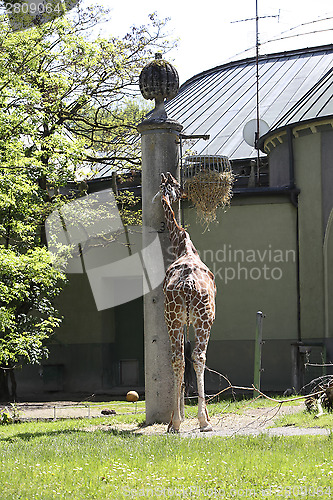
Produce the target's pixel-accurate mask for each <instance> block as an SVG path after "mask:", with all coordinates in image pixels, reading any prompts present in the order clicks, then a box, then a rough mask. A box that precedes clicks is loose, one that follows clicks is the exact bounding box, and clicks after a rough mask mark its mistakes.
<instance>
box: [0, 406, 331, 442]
mask: <svg viewBox="0 0 333 500" xmlns="http://www.w3.org/2000/svg"><path fill="white" fill-rule="evenodd" d="M110 406H112V405H109V404H108V407H110ZM6 408H7V409H8V410H9V412H10V413H12V407H11V406H10V405H0V412H1V411H2V410H4V409H6ZM15 408H16V411H18V413H19V417H20V420H22V421H25V420H31V419H33V420H35V419H37V420H39V419H40V420H53V419H59V418H86V417H98V416H102V415H101V410H102V409H103V408H104V406H103V404H101V405H85V404H78V403H77V402H73V401H52V402H47V403H18V404H17V405H15ZM302 410H304V405H303V404H300V405H297V406H287V405H282V406H280V407H274V408H247V409H244V410H243V411H242V413H221V414H219V415H215V416H213V417H211V425H212V428H213V430H212V431H210V432H200V429H199V425H198V420H197V419H196V418H186V419H185V421H184V422H182V424H181V429H180V436H184V437H209V436H235V435H254V436H256V435H259V434H267V435H269V436H274V435H284V436H295V435H306V434H311V435H314V434H324V435H328V434H329V433H330V430H329V429H321V428H318V427H314V428H310V429H309V428H298V427H294V426H288V427H273V426H274V422H275V421H276V420H277V419H278V418H280V417H281V416H283V415H289V414H293V413H297V412H299V411H302ZM121 413H122V412H121ZM109 418H110V423H109V424H103V425H92V426H89V427H85V428H84V430H85V431H87V432H93V431H95V430H103V431H109V432H110V431H118V432H130V433H133V434H136V435H145V436H150V435H162V434H165V433H166V429H167V425H165V424H154V425H147V426H145V425H143V426H142V425H141V426H140V425H138V424H124V423H121V424H120V423H113V422H112V419H113V416H112V415H110V417H109Z"/></svg>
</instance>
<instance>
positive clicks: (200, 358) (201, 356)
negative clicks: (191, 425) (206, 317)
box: [192, 321, 212, 431]
mask: <svg viewBox="0 0 333 500" xmlns="http://www.w3.org/2000/svg"><path fill="white" fill-rule="evenodd" d="M206 323H207V322H200V321H196V322H194V325H193V326H194V329H195V337H196V342H195V348H194V349H193V353H192V359H193V366H194V370H195V372H196V375H197V386H198V420H199V424H200V430H201V431H211V430H212V426H211V424H210V423H209V417H208V411H207V408H206V400H205V379H204V376H205V366H206V350H207V345H208V339H209V333H210V326H211V325H209V327H208V328H207V326H208V325H207V324H206ZM204 326H206V328H203V327H204Z"/></svg>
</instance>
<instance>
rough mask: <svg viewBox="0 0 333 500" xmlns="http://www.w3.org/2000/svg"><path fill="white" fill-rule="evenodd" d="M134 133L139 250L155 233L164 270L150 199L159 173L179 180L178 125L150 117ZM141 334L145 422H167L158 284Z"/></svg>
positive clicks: (167, 378)
mask: <svg viewBox="0 0 333 500" xmlns="http://www.w3.org/2000/svg"><path fill="white" fill-rule="evenodd" d="M138 130H139V132H140V133H141V144H142V213H143V228H144V229H143V248H145V247H146V246H147V245H148V244H149V242H150V241H151V234H147V231H151V230H153V231H157V232H158V234H159V238H160V243H161V247H162V252H163V258H164V265H165V269H166V268H167V267H168V265H169V264H170V263H171V262H172V260H173V258H172V254H171V253H170V251H169V250H170V240H169V232H168V230H167V227H166V224H165V218H164V211H163V207H162V203H161V200H160V198H157V199H156V201H155V202H154V203H152V199H153V197H154V195H155V194H156V193H157V192H158V191H159V188H160V183H161V173H162V172H163V173H166V172H170V173H171V174H172V175H173V176H174V177H175V178H176V179H178V180H179V138H178V135H179V133H180V131H181V130H182V126H181V125H180V124H179V123H178V122H176V121H173V120H170V119H168V118H165V119H163V120H154V118H153V119H151V120H149V119H148V120H145V121H143V122H142V123H141V124H140V125H139V126H138ZM174 208H175V213H176V217H177V215H178V216H179V213H178V214H177V207H176V206H175V207H174ZM178 212H179V211H178ZM144 335H145V398H146V422H147V423H148V424H152V423H154V422H159V423H167V422H169V420H170V416H171V412H172V408H173V371H172V365H171V351H170V345H169V336H168V332H167V328H166V325H165V322H164V294H163V290H162V285H160V286H159V287H158V288H156V289H155V290H153V291H152V292H150V293H148V294H146V295H145V296H144Z"/></svg>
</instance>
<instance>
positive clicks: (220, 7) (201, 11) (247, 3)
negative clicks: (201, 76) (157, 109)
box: [84, 0, 333, 83]
mask: <svg viewBox="0 0 333 500" xmlns="http://www.w3.org/2000/svg"><path fill="white" fill-rule="evenodd" d="M257 1H258V15H259V17H260V20H259V42H260V53H261V54H267V53H272V52H279V51H284V50H291V49H295V48H303V47H311V46H317V45H322V44H326V43H327V44H328V43H333V1H332V0H315V1H313V0H311V1H310V0H275V1H273V0H257ZM97 2H98V3H99V4H101V5H104V6H106V7H108V8H109V9H110V10H111V20H110V21H109V22H108V23H107V26H105V27H104V28H103V29H105V33H104V34H105V35H106V34H107V33H109V34H110V35H116V36H122V35H124V34H126V33H127V31H128V30H129V28H130V27H131V26H133V25H141V24H147V23H148V14H150V13H152V12H157V14H158V16H159V17H160V18H165V17H169V18H170V21H169V22H168V27H167V31H168V33H169V34H170V36H171V37H174V38H177V39H179V41H178V47H177V48H176V49H174V50H173V51H172V52H170V53H168V54H166V55H165V59H167V60H169V61H170V62H172V64H173V65H174V66H175V67H176V68H177V71H178V73H179V78H180V82H181V83H183V82H185V81H186V80H187V79H189V78H190V77H192V76H193V75H195V74H198V73H200V72H201V71H204V70H206V69H209V68H212V67H214V66H218V65H220V64H223V63H225V62H227V61H230V60H237V59H242V58H244V57H251V56H253V55H254V54H255V40H256V24H255V20H254V19H252V20H246V21H243V20H245V19H251V18H255V14H256V0H233V1H231V2H230V1H228V2H227V1H225V0H206V2H204V1H202V0H201V1H190V0H166V1H165V0H164V1H158V0H122V1H120V0H97ZM84 3H85V4H94V3H95V1H93V0H86V1H85V2H84ZM269 16H274V17H269ZM325 18H330V19H326V20H324V19H325ZM235 21H238V22H235ZM310 32H315V33H311V34H306V35H305V33H310ZM279 38H283V39H282V40H278V41H274V42H272V40H274V39H279Z"/></svg>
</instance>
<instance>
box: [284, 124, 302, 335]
mask: <svg viewBox="0 0 333 500" xmlns="http://www.w3.org/2000/svg"><path fill="white" fill-rule="evenodd" d="M287 139H288V152H289V155H288V156H289V186H290V188H291V189H292V190H293V191H292V193H293V194H292V196H291V202H292V204H293V205H294V207H295V208H296V279H297V338H298V342H301V341H302V333H301V288H300V270H299V215H298V194H299V191H298V190H297V189H296V186H295V161H294V148H293V132H292V128H291V127H288V128H287Z"/></svg>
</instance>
